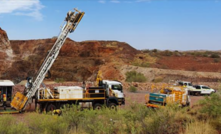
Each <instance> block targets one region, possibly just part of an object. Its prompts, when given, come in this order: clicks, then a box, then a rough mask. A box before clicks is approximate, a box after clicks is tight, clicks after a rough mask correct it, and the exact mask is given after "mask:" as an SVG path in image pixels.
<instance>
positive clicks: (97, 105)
mask: <svg viewBox="0 0 221 134" xmlns="http://www.w3.org/2000/svg"><path fill="white" fill-rule="evenodd" d="M101 109H102V105H101V104H99V103H96V104H95V105H94V110H101Z"/></svg>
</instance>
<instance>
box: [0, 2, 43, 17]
mask: <svg viewBox="0 0 221 134" xmlns="http://www.w3.org/2000/svg"><path fill="white" fill-rule="evenodd" d="M43 7H44V6H43V5H42V4H41V2H40V0H0V14H5V13H12V14H15V15H24V16H30V17H33V18H35V19H36V20H42V19H43V16H42V14H41V12H40V10H41V9H42V8H43Z"/></svg>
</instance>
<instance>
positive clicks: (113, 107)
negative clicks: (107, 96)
mask: <svg viewBox="0 0 221 134" xmlns="http://www.w3.org/2000/svg"><path fill="white" fill-rule="evenodd" d="M108 107H109V108H110V109H111V110H117V105H116V104H115V103H110V104H109V105H108Z"/></svg>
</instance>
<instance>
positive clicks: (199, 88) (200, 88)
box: [188, 85, 216, 96]
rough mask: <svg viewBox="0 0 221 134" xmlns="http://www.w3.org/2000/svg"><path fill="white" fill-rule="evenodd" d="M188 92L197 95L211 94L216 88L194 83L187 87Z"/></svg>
mask: <svg viewBox="0 0 221 134" xmlns="http://www.w3.org/2000/svg"><path fill="white" fill-rule="evenodd" d="M188 92H189V94H190V95H196V96H199V95H211V94H212V93H215V92H216V90H214V89H212V88H210V87H208V86H204V85H194V86H193V88H189V90H188Z"/></svg>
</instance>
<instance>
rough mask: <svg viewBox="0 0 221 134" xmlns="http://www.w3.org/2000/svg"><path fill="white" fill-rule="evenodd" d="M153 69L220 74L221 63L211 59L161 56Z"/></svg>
mask: <svg viewBox="0 0 221 134" xmlns="http://www.w3.org/2000/svg"><path fill="white" fill-rule="evenodd" d="M155 67H157V68H164V69H174V70H188V71H203V72H220V71H221V62H220V61H219V62H215V61H214V59H213V58H208V57H194V56H180V57H178V56H171V57H169V56H163V57H162V58H160V59H159V60H158V61H157V65H155Z"/></svg>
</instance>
